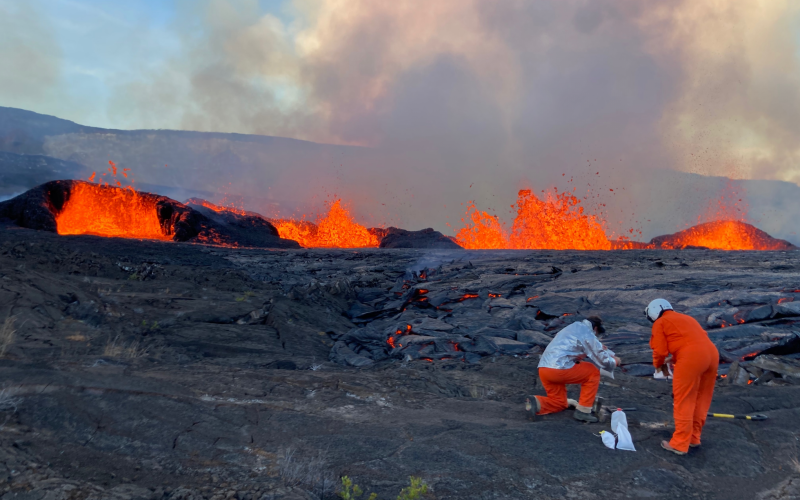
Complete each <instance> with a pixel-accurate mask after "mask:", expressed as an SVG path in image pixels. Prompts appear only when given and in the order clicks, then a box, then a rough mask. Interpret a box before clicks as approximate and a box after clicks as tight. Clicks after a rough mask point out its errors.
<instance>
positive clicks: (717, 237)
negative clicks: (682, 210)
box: [662, 180, 782, 250]
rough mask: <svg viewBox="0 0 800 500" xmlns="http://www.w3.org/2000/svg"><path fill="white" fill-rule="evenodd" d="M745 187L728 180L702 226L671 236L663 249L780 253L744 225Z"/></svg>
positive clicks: (762, 235)
mask: <svg viewBox="0 0 800 500" xmlns="http://www.w3.org/2000/svg"><path fill="white" fill-rule="evenodd" d="M745 194H746V193H745V190H744V186H742V185H740V184H739V183H738V182H736V181H733V180H728V182H727V183H726V184H725V186H724V187H723V188H722V189H721V191H720V195H719V198H717V199H716V200H712V201H711V202H709V204H708V206H707V207H706V210H705V213H704V214H703V215H701V216H700V217H698V222H702V223H701V224H698V225H696V226H692V227H690V228H689V229H686V230H684V231H680V232H678V233H675V234H674V235H672V236H673V237H672V238H670V240H669V241H667V242H663V243H662V246H663V247H664V248H676V249H679V248H686V247H692V246H695V247H706V248H711V249H714V250H779V249H782V248H778V247H776V246H775V243H774V242H773V241H772V238H770V237H769V235H767V234H766V233H763V232H762V231H760V230H759V229H756V228H755V227H753V226H751V225H749V224H747V222H746V221H747V214H748V211H749V207H748V204H747V201H746V199H745Z"/></svg>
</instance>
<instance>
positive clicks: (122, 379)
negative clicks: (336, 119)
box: [0, 225, 800, 500]
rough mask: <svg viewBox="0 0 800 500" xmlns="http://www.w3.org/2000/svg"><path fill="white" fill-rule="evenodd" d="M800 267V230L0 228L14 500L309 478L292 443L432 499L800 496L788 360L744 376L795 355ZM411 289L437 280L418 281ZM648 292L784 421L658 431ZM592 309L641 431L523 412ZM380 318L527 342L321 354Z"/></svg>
mask: <svg viewBox="0 0 800 500" xmlns="http://www.w3.org/2000/svg"><path fill="white" fill-rule="evenodd" d="M554 268H555V269H554ZM799 271H800V264H798V263H797V259H796V256H795V253H793V252H715V251H707V250H684V251H666V250H663V251H662V250H649V251H636V250H632V251H619V252H553V251H496V252H488V251H487V252H474V251H473V252H468V251H464V250H452V251H451V250H415V249H394V250H388V249H380V250H379V249H374V250H327V249H326V250H321V249H320V250H243V249H231V248H218V247H205V246H201V245H193V244H187V243H179V242H158V241H138V240H122V239H109V238H100V237H93V236H66V237H64V236H58V235H56V234H53V233H49V232H44V231H33V230H29V229H23V228H20V227H16V226H11V225H6V226H0V324H2V322H3V321H4V320H5V319H6V318H11V317H13V318H14V323H13V324H14V329H15V330H16V333H15V335H14V338H13V342H11V343H10V346H9V347H8V349H7V350H6V352H5V355H4V356H3V357H1V358H0V379H2V381H3V382H2V384H3V387H4V389H5V392H4V393H3V398H4V399H3V403H4V404H3V405H2V406H0V408H2V410H0V426H2V430H0V477H2V478H3V479H4V480H3V481H2V482H0V498H2V499H3V500H6V499H11V498H37V499H38V498H96V499H101V498H103V499H106V498H116V499H133V498H159V499H160V498H171V499H200V498H215V499H221V498H239V499H243V498H250V499H261V498H318V496H317V493H318V489H319V488H318V485H312V484H303V483H302V481H296V480H295V481H293V480H291V478H290V474H287V470H288V468H287V467H285V466H282V465H281V464H285V460H283V459H282V457H284V456H285V455H286V454H287V452H289V451H291V450H294V455H293V457H294V460H295V462H296V463H299V464H301V465H302V464H316V465H314V467H316V468H317V469H318V470H319V471H321V472H322V473H325V474H328V475H329V476H331V477H338V476H340V475H343V474H347V475H349V476H351V477H352V478H354V480H355V482H356V483H357V484H359V485H361V486H362V487H364V488H365V489H366V490H367V491H376V492H377V493H378V494H379V495H380V498H394V497H395V496H396V495H397V492H398V491H399V490H400V488H401V487H402V486H403V485H404V484H405V483H406V481H407V478H408V476H409V475H417V476H421V477H423V478H424V479H425V481H426V482H427V483H428V484H430V485H431V486H432V488H433V495H434V496H435V498H439V499H455V498H487V499H488V498H590V499H592V498H596V499H599V498H609V497H615V498H619V497H625V498H643V497H648V498H665V499H666V498H670V499H674V498H686V497H693V498H728V499H745V498H746V499H751V498H764V499H778V498H787V499H788V498H797V495H798V491H799V490H798V488H800V479H798V475H799V474H800V471H798V469H797V463H798V445H797V442H798V441H797V439H798V433H800V429H799V428H798V425H797V422H798V421H800V389H798V386H797V385H794V383H793V382H794V380H795V379H793V378H791V376H790V374H789V373H788V372H787V373H786V374H784V375H786V376H785V377H784V376H780V377H776V378H773V379H771V380H762V381H760V382H758V383H752V384H750V385H747V384H746V381H745V380H753V379H751V378H750V377H751V375H752V374H753V373H758V370H762V371H763V372H764V373H773V372H771V371H769V370H772V369H776V370H784V369H785V370H789V371H790V370H791V367H792V366H795V365H794V364H793V363H796V360H795V358H796V354H795V353H796V352H797V351H796V349H795V347H796V346H795V344H794V343H793V342H794V340H793V339H794V336H795V335H796V334H795V333H794V332H795V331H796V329H797V328H796V326H795V321H800V309H798V308H796V307H793V305H794V304H795V302H794V297H795V296H796V295H800V293H798V292H795V290H797V289H800V287H798V284H800V283H799V281H800V280H798V278H799V277H800V274H799ZM404 284H405V285H407V287H406V288H405V289H404V288H403V285H404ZM395 287H397V288H395ZM422 288H424V289H426V290H427V293H426V294H425V296H427V297H429V300H427V301H418V300H409V301H407V303H406V300H405V299H406V298H408V297H417V298H418V297H419V296H420V294H419V292H417V293H416V295H414V293H413V292H411V293H409V290H417V289H422ZM473 289H475V294H477V295H478V297H475V298H468V299H465V300H459V296H457V294H461V296H462V297H461V298H463V294H464V293H466V292H464V293H462V291H463V290H473ZM451 291H452V292H453V295H454V296H453V297H449V296H448V295H447V294H448V293H450V292H451ZM484 293H486V294H487V295H486V297H483V294H484ZM489 293H492V294H495V295H500V296H498V297H492V296H489V295H488V294H489ZM405 294H409V295H408V296H405ZM434 296H435V297H436V298H435V299H434ZM535 296H538V297H537V298H532V297H535ZM658 296H660V297H665V298H667V299H669V300H670V301H672V302H673V303H674V304H675V306H676V308H678V309H679V310H682V311H685V312H688V313H690V314H692V315H694V316H695V317H697V318H699V319H701V320H703V322H704V325H706V326H707V327H708V330H709V332H710V335H711V336H712V338H713V339H714V341H715V342H717V345H719V346H720V347H721V348H722V351H723V354H722V355H723V356H724V357H725V359H724V360H726V361H727V362H728V363H727V364H726V365H724V366H725V367H726V369H729V370H731V371H732V372H733V371H734V364H735V365H736V367H735V369H736V376H735V378H736V381H738V382H739V383H728V382H727V379H725V380H720V381H719V383H718V387H717V389H716V393H715V399H714V403H713V406H712V409H713V410H715V411H719V412H726V413H764V414H766V415H768V416H769V420H767V421H764V422H748V421H740V420H721V419H710V421H709V423H708V425H707V427H706V430H705V432H704V435H703V438H704V440H703V445H702V447H700V448H699V449H695V450H692V451H691V452H690V454H689V455H688V456H686V457H676V456H673V455H670V454H667V453H666V452H664V451H663V450H661V449H660V447H659V442H660V441H661V440H662V439H664V438H667V437H668V436H669V435H670V433H671V426H672V422H671V407H672V400H671V397H670V385H669V382H665V381H657V380H653V379H652V378H650V377H647V376H635V375H642V374H644V375H647V373H640V372H642V371H646V369H647V363H648V360H649V350H648V348H647V340H648V337H649V333H648V324H647V322H646V320H645V318H644V316H643V314H642V310H643V308H644V305H645V304H646V303H647V301H649V300H650V299H652V298H654V297H658ZM528 298H532V299H531V300H530V301H529V300H528ZM400 299H402V300H403V303H401V304H400V307H399V310H396V311H395V310H392V308H395V307H396V305H395V304H394V303H395V302H396V301H397V300H400ZM440 300H441V302H439V301H440ZM432 301H435V302H437V303H438V304H439V305H438V306H437V305H433V304H431V302H432ZM402 309H405V310H404V311H403V310H402ZM387 310H388V311H387ZM370 313H372V314H370ZM590 313H600V314H602V315H603V317H604V318H605V319H606V321H607V324H608V330H609V333H610V335H609V337H608V342H609V344H610V345H611V346H612V347H613V348H614V349H615V350H616V351H618V352H619V354H620V356H621V357H622V358H623V360H624V361H625V362H626V366H625V370H624V371H618V373H617V375H616V378H615V379H614V380H610V379H604V380H603V385H602V386H601V388H600V395H601V396H603V397H604V398H605V400H606V402H607V403H608V404H610V405H612V406H621V407H637V408H638V410H637V411H635V412H629V413H628V418H629V422H630V425H631V433H632V435H633V439H634V443H635V445H636V447H637V451H636V452H626V451H612V450H608V449H606V448H605V447H603V445H602V444H601V441H600V438H599V437H597V436H596V434H597V433H598V432H599V431H600V430H602V429H607V428H608V425H607V424H595V425H582V424H579V423H577V422H575V421H574V420H573V419H572V418H571V415H570V414H569V413H567V412H565V413H562V414H557V415H552V416H547V417H545V418H543V419H542V420H541V421H539V422H535V423H534V422H530V421H528V420H527V419H526V414H525V412H524V409H523V401H524V399H525V397H526V396H529V395H532V394H542V393H543V390H542V388H541V385H540V384H539V383H538V380H537V370H536V363H537V354H536V352H538V350H539V349H541V348H542V345H546V342H547V338H548V337H549V336H551V335H552V334H553V333H554V332H555V331H557V329H558V327H559V326H560V325H561V324H566V323H567V322H569V321H572V320H573V319H574V318H578V317H580V316H582V315H587V314H590ZM563 314H570V315H571V316H563ZM573 317H574V318H573ZM739 320H742V321H739ZM376 322H377V323H376ZM381 322H385V323H386V326H389V323H390V322H397V323H400V322H405V323H407V324H410V325H413V326H412V330H413V328H417V329H418V330H420V331H422V330H425V332H423V333H426V334H427V336H429V337H435V336H436V335H461V336H463V337H468V336H469V335H472V334H473V333H474V334H475V335H479V333H478V331H479V330H481V329H489V330H492V331H491V332H490V333H492V334H493V335H488V334H487V333H486V331H484V333H481V334H480V335H484V336H487V337H493V338H499V339H505V340H508V341H511V339H510V338H508V337H509V336H511V333H509V332H514V335H515V336H516V338H515V339H514V342H519V343H520V344H525V349H522V348H519V346H516V344H508V343H505V344H503V342H501V344H503V345H504V346H506V348H509V349H512V350H513V349H517V350H516V351H514V352H516V356H515V355H513V354H503V352H511V351H503V352H500V351H502V350H501V349H498V352H496V353H493V354H490V355H489V354H487V355H481V356H479V357H478V359H473V360H472V361H471V362H468V361H467V360H465V359H457V358H453V359H445V360H438V359H436V360H434V361H427V360H425V359H412V360H410V361H408V360H406V358H402V359H396V358H394V357H391V356H389V357H387V358H385V359H382V360H379V359H376V357H375V356H373V357H370V358H369V359H370V360H371V361H372V362H371V363H370V364H368V365H367V366H364V367H361V368H357V367H352V366H345V365H342V364H339V363H336V362H331V361H329V357H330V356H331V351H332V347H333V346H334V345H335V344H336V343H337V342H344V341H343V340H342V339H343V338H344V337H347V336H348V335H349V336H350V337H347V338H350V340H352V342H351V343H350V344H349V345H348V348H349V349H351V350H352V349H355V351H359V352H355V351H354V354H355V355H358V356H362V357H365V356H364V355H363V354H364V352H365V351H369V350H368V347H369V346H370V344H369V342H372V340H369V339H368V340H369V341H368V342H365V343H359V341H358V339H357V338H354V337H353V335H354V333H358V332H360V331H364V330H376V331H379V332H383V331H384V329H385V328H384V327H383V323H381ZM729 323H730V324H729ZM379 324H380V325H381V328H380V329H378V328H376V325H379ZM423 325H424V327H423ZM470 329H473V330H474V331H473V330H470ZM437 332H438V333H437ZM520 332H522V333H520ZM415 333H416V332H415ZM504 336H505V337H504ZM345 344H347V343H346V342H345ZM508 346H511V347H508ZM515 346H516V347H515ZM748 349H753V350H755V351H756V353H757V354H758V353H761V354H760V355H757V356H756V357H755V358H752V356H749V354H752V353H751V352H750V351H748ZM369 352H370V354H372V352H371V351H369ZM376 352H377V351H376ZM388 352H391V351H387V353H388ZM377 358H380V356H377ZM365 359H366V357H365ZM759 359H761V362H760V365H758V366H755V365H754V364H752V363H756V361H757V360H759ZM770 363H772V364H770ZM756 364H758V363H756ZM759 366H761V367H773V368H759ZM775 366H778V368H774V367H775ZM781 367H783V368H781ZM787 367H788V368H787ZM764 370H766V371H764ZM742 374H744V375H742ZM731 376H732V375H731ZM731 376H729V378H730V377H731ZM736 381H734V382H736ZM742 381H745V382H744V385H740V383H741V382H742ZM570 393H571V395H572V396H574V395H575V394H576V390H575V388H572V387H571V388H570ZM12 403H13V404H12ZM320 456H322V458H323V460H321V461H314V459H317V458H319V457H320Z"/></svg>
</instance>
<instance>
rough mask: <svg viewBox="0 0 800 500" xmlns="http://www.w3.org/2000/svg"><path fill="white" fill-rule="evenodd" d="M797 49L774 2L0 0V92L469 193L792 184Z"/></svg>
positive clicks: (33, 106) (44, 108)
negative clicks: (376, 162) (381, 154)
mask: <svg viewBox="0 0 800 500" xmlns="http://www.w3.org/2000/svg"><path fill="white" fill-rule="evenodd" d="M798 49H800V2H797V1H793V0H727V1H726V0H660V1H658V2H652V1H649V0H493V1H485V0H431V1H421V0H393V1H391V2H379V1H375V0H262V1H257V0H137V1H129V2H119V1H111V0H105V1H104V0H28V1H24V2H21V1H18V0H0V67H2V68H3V69H4V71H3V75H2V76H0V105H2V106H11V107H19V108H24V109H30V110H33V111H37V112H40V113H45V114H50V115H55V116H59V117H62V118H66V119H70V120H73V121H76V122H78V123H81V124H85V125H92V126H98V127H107V128H120V129H136V128H159V129H167V128H169V129H186V130H199V131H219V132H239V133H253V134H265V135H276V136H283V137H292V138H298V139H305V140H310V141H316V142H323V143H330V144H342V145H358V146H367V147H372V148H379V149H381V150H383V151H386V152H387V158H388V157H391V158H394V159H395V163H392V162H389V163H387V165H388V166H387V167H386V168H402V167H401V165H400V164H399V163H397V160H396V159H397V158H400V157H402V158H405V159H406V160H407V161H408V162H410V163H411V162H413V163H414V164H416V165H418V166H419V165H423V166H426V168H428V172H429V175H430V176H431V177H435V178H436V179H437V181H436V182H437V183H443V182H445V181H444V179H448V178H454V177H458V178H459V179H466V180H469V181H470V183H471V184H476V187H475V188H474V190H473V192H472V193H471V196H472V197H473V198H476V199H479V200H485V201H486V200H488V197H489V196H494V195H495V194H497V193H498V192H499V191H504V192H509V193H512V194H511V195H510V199H509V200H508V201H509V203H511V202H513V201H514V200H513V198H514V196H513V193H515V191H514V189H518V188H523V187H531V186H532V185H537V186H539V185H548V186H550V185H554V184H556V183H557V182H558V181H559V178H560V177H561V174H568V176H569V175H584V176H585V175H589V173H592V174H593V173H594V172H593V171H594V170H596V169H598V170H599V169H602V170H603V171H604V172H605V173H606V177H605V181H606V182H607V183H611V184H615V185H619V184H624V182H625V181H626V179H628V178H629V174H635V175H638V176H642V175H646V172H648V171H650V170H653V169H673V170H681V171H686V172H693V173H698V174H703V175H723V176H728V177H733V178H741V179H771V180H783V181H788V182H793V183H797V182H800V168H798V160H800V61H799V60H798V55H799V54H800V52H799V50H798ZM427 166H429V167H427ZM376 168H377V167H376ZM590 171H592V172H590ZM486 202H487V203H488V201H486ZM502 204H505V200H504V201H503V202H502ZM498 205H499V203H498Z"/></svg>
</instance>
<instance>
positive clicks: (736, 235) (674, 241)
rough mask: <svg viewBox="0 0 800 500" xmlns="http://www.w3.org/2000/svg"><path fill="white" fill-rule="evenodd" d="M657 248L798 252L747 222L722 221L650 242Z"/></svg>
mask: <svg viewBox="0 0 800 500" xmlns="http://www.w3.org/2000/svg"><path fill="white" fill-rule="evenodd" d="M650 243H651V245H653V246H654V247H655V248H664V249H670V250H671V249H685V248H693V247H694V248H710V249H712V250H796V249H797V247H796V246H794V245H792V244H791V243H789V242H788V241H786V240H779V239H777V238H773V237H772V236H770V235H769V234H767V233H765V232H764V231H762V230H760V229H758V228H757V227H755V226H752V225H750V224H747V223H746V222H741V221H735V220H720V221H714V222H706V223H704V224H698V225H696V226H692V227H690V228H689V229H685V230H683V231H679V232H677V233H675V234H668V235H664V236H658V237H655V238H653V239H652V240H651V241H650Z"/></svg>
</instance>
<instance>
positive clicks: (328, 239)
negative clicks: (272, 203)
mask: <svg viewBox="0 0 800 500" xmlns="http://www.w3.org/2000/svg"><path fill="white" fill-rule="evenodd" d="M274 224H275V227H276V228H277V229H278V234H280V236H281V238H286V239H290V240H295V241H297V242H298V243H300V244H301V245H302V246H304V247H307V248H308V247H311V248H313V247H323V248H361V247H377V246H378V244H379V243H380V242H379V241H378V238H377V237H376V236H374V235H372V234H370V232H369V231H368V230H367V228H365V227H364V226H362V225H360V224H357V223H356V222H354V221H353V219H352V217H351V216H350V212H348V211H347V209H346V208H344V207H343V206H342V202H341V200H335V201H334V202H333V203H331V204H330V207H329V209H328V213H327V214H326V215H325V217H323V218H321V219H318V220H317V222H316V224H311V223H309V222H306V221H303V220H300V221H297V220H281V221H275V223H274Z"/></svg>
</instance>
